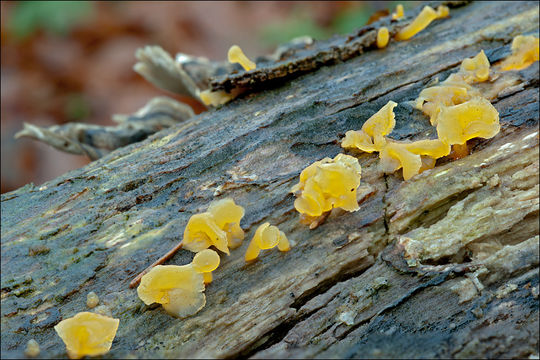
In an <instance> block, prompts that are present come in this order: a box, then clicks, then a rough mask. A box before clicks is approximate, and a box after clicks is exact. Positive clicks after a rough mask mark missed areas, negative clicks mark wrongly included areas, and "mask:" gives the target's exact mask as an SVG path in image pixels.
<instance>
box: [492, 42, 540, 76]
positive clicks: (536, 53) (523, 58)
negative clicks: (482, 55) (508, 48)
mask: <svg viewBox="0 0 540 360" xmlns="http://www.w3.org/2000/svg"><path fill="white" fill-rule="evenodd" d="M539 58H540V49H539V39H538V38H537V37H535V36H533V35H528V36H523V35H518V36H516V37H515V38H514V40H513V41H512V55H510V56H508V57H507V58H506V59H505V60H504V61H503V62H502V64H501V65H500V66H501V69H502V70H503V71H508V70H522V69H525V68H527V67H529V66H530V65H532V64H533V63H534V62H535V61H538V59H539Z"/></svg>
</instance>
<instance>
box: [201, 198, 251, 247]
mask: <svg viewBox="0 0 540 360" xmlns="http://www.w3.org/2000/svg"><path fill="white" fill-rule="evenodd" d="M208 212H209V213H210V214H212V216H213V217H214V219H215V222H216V224H217V226H219V228H220V229H221V230H223V231H225V233H226V234H227V244H228V246H229V248H231V249H235V248H237V247H239V246H240V245H242V241H243V240H244V230H242V228H241V227H240V220H241V219H242V218H243V217H244V208H243V207H241V206H240V205H236V204H235V203H234V200H233V199H231V198H225V199H223V200H219V201H215V202H213V203H211V204H210V206H209V207H208Z"/></svg>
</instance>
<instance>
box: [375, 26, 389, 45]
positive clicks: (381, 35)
mask: <svg viewBox="0 0 540 360" xmlns="http://www.w3.org/2000/svg"><path fill="white" fill-rule="evenodd" d="M388 40H390V33H389V32H388V28H387V27H385V26H383V27H381V28H380V29H379V31H377V47H378V48H379V49H382V48H385V47H386V45H388Z"/></svg>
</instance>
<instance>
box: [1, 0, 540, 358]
mask: <svg viewBox="0 0 540 360" xmlns="http://www.w3.org/2000/svg"><path fill="white" fill-rule="evenodd" d="M538 17H539V7H538V4H537V3H536V2H512V3H503V2H478V3H476V2H474V3H471V4H468V5H466V6H462V7H460V8H456V9H453V10H452V13H451V18H449V19H445V20H441V21H437V22H435V23H433V24H432V25H430V26H429V27H428V29H426V30H425V31H423V32H421V33H419V34H418V35H416V36H415V37H414V38H413V39H411V40H410V41H406V42H392V43H391V44H390V46H389V47H388V48H386V49H382V50H371V51H367V52H365V53H363V54H362V55H360V56H358V57H354V58H351V59H349V60H348V61H346V62H342V63H337V64H335V65H332V66H326V67H321V68H319V69H317V71H314V72H311V73H308V74H306V75H303V76H300V77H297V78H295V79H292V80H290V81H289V82H287V83H286V84H284V85H283V86H281V87H276V88H273V89H269V90H267V91H261V92H258V93H254V94H251V95H249V96H246V97H244V98H240V99H236V100H234V101H233V102H231V103H229V104H226V105H225V106H223V107H221V108H219V109H215V110H210V111H208V112H206V113H203V114H201V115H199V116H196V117H194V118H192V119H191V120H189V121H187V122H185V123H183V124H179V125H177V126H175V127H172V128H170V129H166V130H164V131H161V132H159V133H157V134H154V135H152V136H150V137H149V138H148V139H146V140H145V141H143V142H140V143H136V144H132V145H129V146H127V147H124V148H121V149H118V150H116V151H114V152H112V153H110V154H108V155H106V156H104V157H103V158H101V159H99V160H97V161H95V162H93V163H91V164H89V165H87V166H85V167H84V168H82V169H79V170H75V171H72V172H69V173H67V174H65V175H63V176H61V177H59V178H57V179H55V180H52V181H49V182H47V183H45V184H43V185H41V186H34V185H27V186H25V187H23V188H21V189H19V190H17V191H14V192H11V193H8V194H4V195H2V202H1V205H2V280H1V281H2V309H1V310H2V340H1V341H2V357H16V356H23V351H24V347H25V344H26V342H27V340H28V339H30V338H35V339H36V340H37V341H38V343H39V344H40V346H41V349H42V355H43V356H46V357H60V356H65V348H64V345H63V344H62V342H61V340H60V338H59V337H58V336H57V335H56V334H55V332H54V330H53V326H54V325H55V324H56V323H58V322H59V321H60V320H61V319H63V318H67V317H70V316H73V315H74V314H75V313H77V312H79V311H85V310H86V305H85V303H86V294H87V293H88V292H90V291H94V292H96V293H97V294H98V295H99V297H100V299H101V300H100V301H101V302H100V306H99V307H98V308H97V310H96V311H100V312H104V313H109V314H111V315H112V316H114V317H116V318H119V319H120V326H119V329H118V333H117V335H116V338H115V340H114V342H113V346H112V349H111V352H110V353H108V354H107V355H106V357H140V358H149V357H176V358H178V357H180V358H192V357H198V358H201V357H202V358H208V357H225V358H229V357H230V358H232V357H237V356H246V357H249V356H253V357H259V358H269V357H272V358H274V357H287V358H291V357H385V358H387V357H422V358H426V357H456V358H460V357H466V358H468V357H529V356H531V355H533V356H534V355H537V354H538V353H537V351H538V350H537V349H538V325H539V324H538V314H539V311H538V292H539V275H538V264H539V259H538V250H539V249H538V243H539V238H538V232H539V231H538V214H539V210H538V209H539V206H538V191H539V176H538V167H539V161H538V143H539V137H538V131H539V129H538V120H539V110H538V104H539V95H538V85H539V84H538V75H539V73H538V69H539V67H538V62H536V63H535V64H533V65H532V66H531V67H529V68H527V69H526V70H523V71H520V72H515V73H513V76H514V78H513V80H512V85H511V86H506V87H504V88H497V89H494V88H495V83H491V84H487V85H486V86H487V87H491V88H492V89H491V90H492V92H493V96H492V103H493V104H494V106H495V107H496V108H497V110H498V111H499V113H500V120H501V126H502V130H501V133H500V134H498V135H497V136H496V137H494V138H493V139H490V140H481V139H478V140H475V141H472V142H471V144H470V145H472V146H471V152H472V153H471V155H469V156H467V157H465V158H462V159H459V160H456V161H450V160H446V161H444V160H443V161H439V162H438V164H437V166H436V167H435V168H434V169H433V170H428V171H426V172H424V173H422V174H420V175H418V176H415V177H413V178H412V179H410V180H408V181H403V179H402V177H401V174H400V173H396V174H393V175H384V174H382V173H381V171H380V170H379V168H378V159H377V155H376V154H365V153H354V155H357V156H358V158H359V161H360V163H361V165H362V184H361V189H359V191H358V193H359V202H360V210H358V211H356V212H353V213H347V212H339V211H333V212H332V213H331V214H330V216H329V217H328V219H326V221H325V222H324V223H322V224H321V225H320V226H318V227H317V228H316V229H312V230H310V229H309V227H308V226H306V225H302V224H300V223H299V219H298V213H297V212H296V211H295V210H294V207H293V201H294V196H293V195H292V194H290V193H289V189H290V188H291V186H292V185H293V184H295V183H296V182H297V181H298V175H299V173H300V171H301V170H302V169H303V168H305V167H306V166H307V165H309V164H311V163H312V162H314V161H316V160H320V159H321V158H324V157H326V156H328V157H334V156H335V155H336V154H338V153H339V152H341V151H342V149H341V148H340V146H339V140H340V139H341V138H342V137H343V135H344V133H345V132H346V131H347V130H350V129H359V128H360V127H361V126H362V124H363V122H364V121H365V120H366V119H367V118H369V117H370V116H371V115H372V114H373V113H374V112H376V111H377V110H378V109H379V108H381V107H382V106H383V105H384V104H386V102H387V101H389V100H393V101H396V102H398V103H399V106H398V107H396V109H395V110H396V111H395V112H396V123H397V124H396V129H395V130H394V132H393V133H392V137H394V138H396V139H404V138H409V139H420V138H426V137H433V136H435V131H434V128H433V127H431V126H430V124H429V120H428V119H427V117H425V116H424V115H423V114H421V113H420V112H419V111H417V110H416V109H414V106H413V105H411V101H412V100H414V99H415V98H416V97H417V96H418V94H419V92H420V91H421V89H422V88H424V87H425V86H426V84H428V83H433V82H434V81H435V79H436V78H439V79H440V80H444V79H445V78H446V77H447V76H448V74H450V73H452V72H455V71H456V70H457V68H458V66H459V64H460V63H461V61H462V60H463V59H464V58H466V57H470V56H473V55H476V54H477V53H478V52H479V51H480V50H481V49H484V50H485V52H486V54H487V56H488V57H489V59H490V61H491V62H492V63H496V62H497V61H499V60H500V59H502V58H503V57H504V56H506V55H507V54H509V51H510V50H509V44H510V43H511V40H512V38H513V36H515V35H518V34H522V33H524V34H528V33H536V34H537V32H538ZM488 90H489V89H488ZM226 196H227V197H232V198H234V200H235V202H236V203H238V204H240V205H242V206H244V207H245V209H246V215H245V217H244V219H243V220H242V223H241V225H242V227H243V228H244V229H245V230H246V232H247V233H246V237H247V238H248V239H249V238H251V237H252V236H253V233H254V231H255V229H256V227H257V226H258V225H259V224H261V223H262V222H266V221H268V222H270V223H271V224H274V225H278V226H279V228H280V229H281V230H283V231H284V232H285V233H286V234H287V236H288V238H289V239H290V241H291V243H292V249H291V250H290V251H289V252H287V253H282V252H279V251H265V252H263V253H262V254H261V256H260V258H259V259H258V260H257V261H256V262H254V263H251V264H245V262H244V260H243V255H244V251H245V249H246V246H247V244H244V245H243V246H242V247H240V248H239V249H236V250H233V251H231V255H230V256H226V255H224V254H222V255H223V256H222V257H221V261H222V262H221V265H220V267H219V268H218V269H217V270H216V271H215V272H214V281H213V282H212V283H211V284H210V285H209V286H208V287H207V289H206V291H205V293H206V297H207V304H206V306H205V307H204V308H203V309H202V310H201V311H200V312H199V313H197V314H196V315H195V316H193V317H190V318H187V319H176V318H172V317H170V316H169V315H167V314H166V313H165V312H164V311H163V309H162V308H161V307H159V306H155V305H154V306H145V305H144V304H143V303H142V302H141V301H140V300H139V299H138V297H137V294H136V291H135V290H134V289H130V288H129V287H128V285H129V282H130V281H131V279H132V278H133V277H134V276H135V275H136V274H137V273H138V272H140V271H142V270H143V269H145V268H146V267H147V266H148V265H149V264H150V263H152V262H153V261H154V260H155V259H157V258H159V257H160V256H161V255H162V254H164V253H165V252H166V251H167V250H168V249H170V248H171V247H172V246H173V245H174V244H176V243H177V242H178V241H179V240H180V239H181V236H182V233H183V229H184V226H185V224H186V223H187V220H188V218H189V217H190V216H191V215H193V214H195V213H198V212H202V211H205V210H206V208H207V206H208V204H209V203H210V202H211V201H212V200H213V199H216V198H217V199H219V198H223V197H226ZM192 257H193V254H192V253H190V252H188V251H185V250H181V251H179V252H178V253H177V254H176V255H175V256H174V257H172V258H171V259H170V260H169V261H168V262H167V263H168V264H187V263H189V262H190V261H191V259H192Z"/></svg>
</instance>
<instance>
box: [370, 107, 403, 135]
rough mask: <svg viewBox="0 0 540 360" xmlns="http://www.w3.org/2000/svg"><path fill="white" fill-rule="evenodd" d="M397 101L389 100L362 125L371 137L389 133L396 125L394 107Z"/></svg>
mask: <svg viewBox="0 0 540 360" xmlns="http://www.w3.org/2000/svg"><path fill="white" fill-rule="evenodd" d="M396 106H397V103H395V102H393V101H389V102H388V103H386V105H384V106H383V107H382V108H381V109H380V110H379V111H377V112H376V113H375V114H374V115H373V116H372V117H370V118H369V119H368V120H367V121H366V122H365V123H364V125H363V126H362V130H363V131H364V132H365V133H366V134H368V135H369V136H371V137H375V136H376V135H382V136H384V135H388V134H390V133H391V132H392V130H393V129H394V126H396V120H395V115H394V108H395V107H396Z"/></svg>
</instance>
